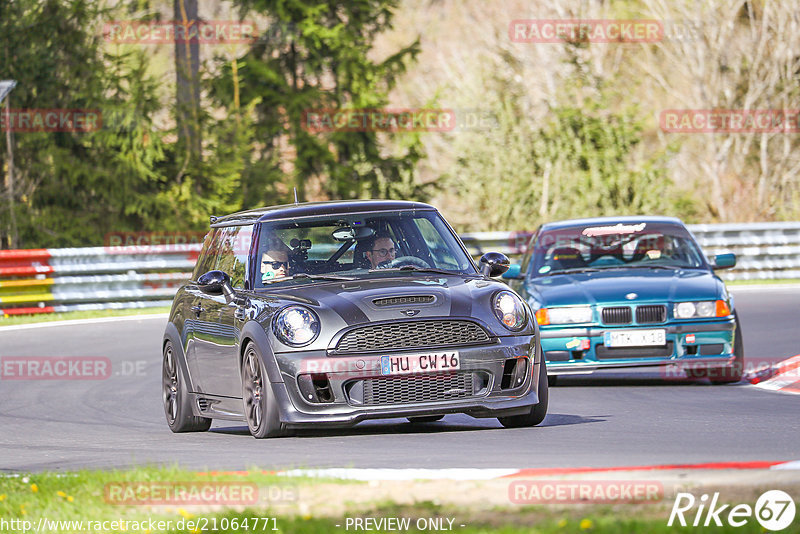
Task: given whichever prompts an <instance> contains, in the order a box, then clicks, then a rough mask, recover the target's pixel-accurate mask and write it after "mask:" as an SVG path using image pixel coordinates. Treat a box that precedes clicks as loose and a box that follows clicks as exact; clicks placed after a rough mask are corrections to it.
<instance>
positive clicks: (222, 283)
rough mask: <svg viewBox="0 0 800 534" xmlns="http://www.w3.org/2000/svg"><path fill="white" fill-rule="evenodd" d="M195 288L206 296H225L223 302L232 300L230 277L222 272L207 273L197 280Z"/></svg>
mask: <svg viewBox="0 0 800 534" xmlns="http://www.w3.org/2000/svg"><path fill="white" fill-rule="evenodd" d="M197 287H199V288H200V291H202V292H203V293H206V294H207V295H225V300H226V301H228V302H230V301H231V300H233V297H234V292H233V288H232V287H231V277H230V275H228V273H226V272H223V271H208V272H207V273H206V274H204V275H201V276H200V278H198V279H197Z"/></svg>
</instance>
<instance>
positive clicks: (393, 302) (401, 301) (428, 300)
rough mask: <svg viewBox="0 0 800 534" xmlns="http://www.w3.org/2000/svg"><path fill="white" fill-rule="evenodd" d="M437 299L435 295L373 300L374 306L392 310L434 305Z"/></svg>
mask: <svg viewBox="0 0 800 534" xmlns="http://www.w3.org/2000/svg"><path fill="white" fill-rule="evenodd" d="M434 302H436V297H434V296H433V295H401V296H396V297H381V298H377V299H372V304H374V305H375V306H377V307H379V308H390V307H394V306H408V305H414V306H420V305H423V304H433V303H434Z"/></svg>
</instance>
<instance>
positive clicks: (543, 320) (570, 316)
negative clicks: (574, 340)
mask: <svg viewBox="0 0 800 534" xmlns="http://www.w3.org/2000/svg"><path fill="white" fill-rule="evenodd" d="M536 320H537V321H539V326H542V325H548V324H571V323H572V324H576V323H591V322H592V307H591V306H565V307H563V308H542V309H540V310H539V311H538V312H536Z"/></svg>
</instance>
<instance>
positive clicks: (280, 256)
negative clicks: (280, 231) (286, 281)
mask: <svg viewBox="0 0 800 534" xmlns="http://www.w3.org/2000/svg"><path fill="white" fill-rule="evenodd" d="M288 274H289V247H287V246H286V244H285V243H283V241H280V240H278V239H275V240H270V241H269V243H268V247H267V250H266V251H265V252H264V253H263V254H261V281H262V282H267V281H269V280H273V279H275V278H283V277H285V276H288Z"/></svg>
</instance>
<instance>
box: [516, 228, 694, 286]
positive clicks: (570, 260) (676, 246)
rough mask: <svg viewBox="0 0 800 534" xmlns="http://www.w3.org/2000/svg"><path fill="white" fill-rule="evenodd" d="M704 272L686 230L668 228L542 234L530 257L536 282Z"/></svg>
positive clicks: (545, 232) (578, 230)
mask: <svg viewBox="0 0 800 534" xmlns="http://www.w3.org/2000/svg"><path fill="white" fill-rule="evenodd" d="M647 266H652V267H655V266H661V267H667V268H669V267H675V268H700V267H704V266H705V262H704V260H703V257H702V253H701V251H700V249H699V248H698V246H697V244H696V243H695V242H694V240H693V239H692V237H691V235H690V234H689V232H688V230H686V228H685V227H683V226H681V225H677V224H669V223H639V224H622V223H616V224H615V223H605V224H604V225H593V226H592V225H586V226H574V227H568V228H558V229H554V230H550V231H544V232H540V233H539V235H538V236H537V239H536V241H535V243H534V247H533V253H532V256H531V268H530V269H531V274H532V275H533V276H541V275H550V274H555V273H558V272H560V271H567V270H569V271H573V270H583V269H604V268H618V267H631V268H634V267H647Z"/></svg>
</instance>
